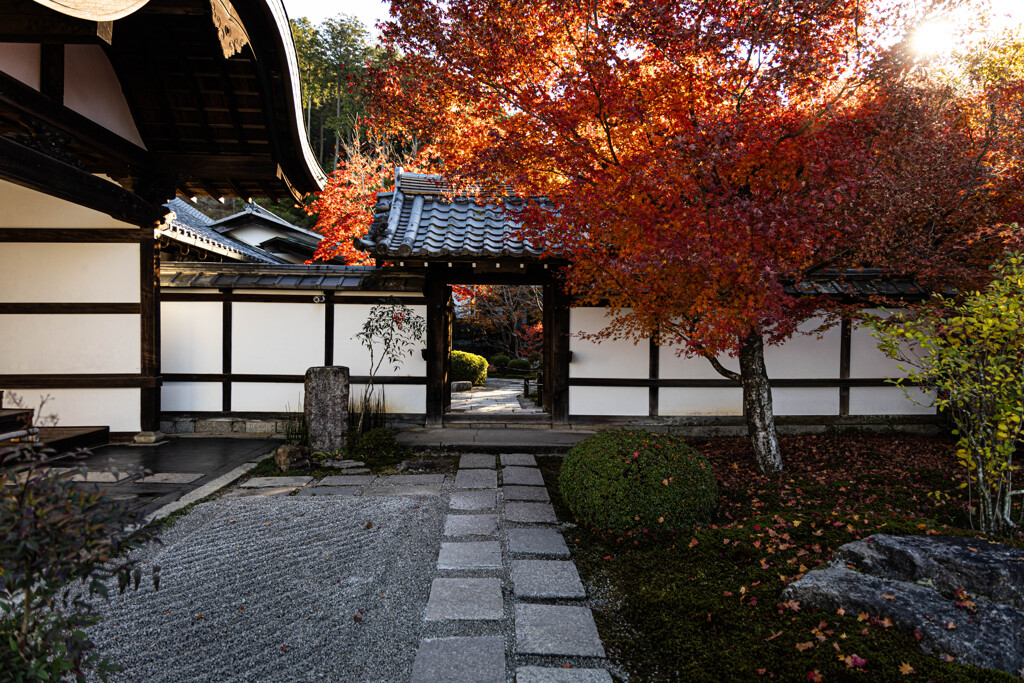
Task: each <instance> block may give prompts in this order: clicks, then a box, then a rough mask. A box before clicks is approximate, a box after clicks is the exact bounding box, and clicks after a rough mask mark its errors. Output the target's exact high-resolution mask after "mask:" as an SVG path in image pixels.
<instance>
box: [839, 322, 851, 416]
mask: <svg viewBox="0 0 1024 683" xmlns="http://www.w3.org/2000/svg"><path fill="white" fill-rule="evenodd" d="M852 337H853V330H852V326H851V324H850V318H849V316H845V315H844V316H843V319H842V322H841V323H840V326H839V379H842V380H847V379H850V343H851V342H852ZM839 414H840V415H849V414H850V387H849V385H848V384H845V383H844V385H843V386H841V387H839Z"/></svg>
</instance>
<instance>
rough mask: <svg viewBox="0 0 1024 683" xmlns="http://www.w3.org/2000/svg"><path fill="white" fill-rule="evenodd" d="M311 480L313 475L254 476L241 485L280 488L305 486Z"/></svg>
mask: <svg viewBox="0 0 1024 683" xmlns="http://www.w3.org/2000/svg"><path fill="white" fill-rule="evenodd" d="M328 478H330V477H328ZM311 481H313V477H253V478H252V479H250V480H249V481H246V482H242V484H240V486H241V487H242V488H245V489H260V488H280V487H282V486H291V487H293V488H295V487H299V486H305V485H306V484H308V483H309V482H311Z"/></svg>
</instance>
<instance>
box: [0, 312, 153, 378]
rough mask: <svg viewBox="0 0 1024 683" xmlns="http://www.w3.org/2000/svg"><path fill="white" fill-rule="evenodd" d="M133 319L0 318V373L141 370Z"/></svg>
mask: <svg viewBox="0 0 1024 683" xmlns="http://www.w3.org/2000/svg"><path fill="white" fill-rule="evenodd" d="M141 339H142V333H141V329H140V316H138V315H4V316H0V374H12V375H18V374H26V375H28V374H78V373H138V372H141V371H142V370H141V367H142V366H141V360H140V346H141V343H142V342H141Z"/></svg>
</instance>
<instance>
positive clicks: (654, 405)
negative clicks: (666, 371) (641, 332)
mask: <svg viewBox="0 0 1024 683" xmlns="http://www.w3.org/2000/svg"><path fill="white" fill-rule="evenodd" d="M647 355H648V357H647V377H648V378H649V379H653V380H657V379H659V378H660V376H661V347H660V346H658V339H657V336H656V335H654V336H651V338H650V340H649V343H648V346H647ZM659 391H660V390H659V389H658V387H657V386H653V385H652V386H651V387H649V388H648V389H647V415H648V416H649V417H657V416H658V408H659V406H658V399H659V396H658V393H659Z"/></svg>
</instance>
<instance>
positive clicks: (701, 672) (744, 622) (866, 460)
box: [540, 436, 1024, 681]
mask: <svg viewBox="0 0 1024 683" xmlns="http://www.w3.org/2000/svg"><path fill="white" fill-rule="evenodd" d="M692 445H693V446H694V447H696V448H697V449H698V450H700V451H701V452H702V453H704V454H705V455H706V456H707V457H708V459H709V460H710V461H711V462H712V464H713V466H714V467H715V471H716V475H717V478H718V483H719V489H720V492H721V497H720V502H719V509H718V513H717V519H716V520H715V523H713V524H710V525H707V526H704V527H701V528H697V529H694V530H692V531H690V532H684V533H675V534H664V533H661V534H658V533H650V534H640V536H639V537H635V536H629V537H625V536H619V537H616V536H613V535H605V534H601V533H595V532H592V531H590V530H588V529H586V528H585V527H583V526H578V527H576V528H575V529H571V530H567V531H566V533H565V536H566V541H567V542H568V543H569V545H570V549H571V550H572V553H573V558H574V559H575V560H576V564H577V566H578V568H579V570H580V574H581V576H582V577H583V579H584V582H585V583H586V584H587V586H588V589H589V590H590V592H591V594H592V595H593V597H594V598H595V602H596V603H597V604H596V605H595V609H594V616H595V619H596V620H597V625H598V629H599V630H600V632H601V636H602V638H603V639H604V643H605V647H606V649H607V650H608V653H609V657H610V658H611V659H612V661H613V662H614V663H615V665H616V667H617V668H618V669H619V670H620V671H621V672H623V673H625V674H628V675H629V677H630V680H639V681H743V680H768V679H775V680H784V681H804V680H812V681H814V680H821V681H854V680H857V681H893V680H906V681H915V680H919V681H928V680H934V681H1003V680H1005V681H1010V680H1015V679H1014V678H1012V677H1010V676H1008V675H1005V674H1000V673H998V672H994V671H987V670H983V669H977V668H973V667H968V666H963V665H961V664H958V663H946V662H943V661H940V660H939V659H938V658H937V657H935V656H932V655H926V654H924V653H922V652H921V650H920V648H919V647H918V644H917V642H916V639H915V638H914V637H913V636H912V635H906V634H902V633H899V632H897V631H896V629H895V628H891V627H889V625H888V624H885V623H882V622H880V621H879V620H877V619H875V618H870V617H868V616H867V615H862V616H858V615H852V614H847V615H845V616H841V615H839V614H836V613H823V612H813V611H809V610H803V609H801V608H800V606H799V604H783V603H782V602H781V597H780V596H781V592H782V589H783V588H784V587H785V585H786V584H787V583H789V582H791V581H794V580H796V579H797V578H799V577H800V576H802V575H803V573H805V572H807V571H809V570H812V569H814V568H816V567H818V566H820V565H821V564H823V563H826V562H827V561H829V560H830V559H831V555H832V553H833V551H834V550H835V549H836V548H838V547H839V546H841V545H843V544H844V543H847V542H849V541H852V540H855V539H858V538H864V537H867V536H870V535H871V534H874V533H891V534H950V535H960V534H963V535H974V534H972V532H971V531H970V528H969V520H968V518H967V516H966V513H965V505H966V503H965V501H964V500H963V499H962V498H961V497H960V489H959V488H958V485H959V483H960V482H961V481H962V480H963V471H962V468H960V467H959V466H958V465H957V464H956V462H955V459H954V457H953V453H952V450H953V449H952V448H951V446H950V445H949V444H948V443H947V442H945V441H942V440H933V439H924V438H915V437H905V436H895V437H894V436H876V437H861V436H858V437H849V436H834V437H791V438H784V439H783V440H782V446H783V453H784V459H785V462H786V468H787V469H786V471H785V472H784V473H783V475H782V476H778V477H761V476H759V475H758V474H757V472H756V469H755V467H754V460H753V455H752V453H751V452H750V450H749V445H748V442H747V441H746V440H745V439H715V440H710V441H693V442H692ZM540 462H541V467H542V470H543V472H544V476H545V480H546V482H547V484H548V488H549V490H550V491H551V493H552V502H553V503H554V504H555V507H556V510H557V512H558V515H559V519H561V520H563V521H573V518H572V515H571V513H570V512H569V511H568V510H567V508H566V507H565V505H564V504H563V501H562V499H561V497H560V496H559V494H558V472H559V469H560V467H561V462H562V461H561V459H559V458H542V459H541V460H540ZM936 490H941V491H945V492H948V493H950V495H951V496H952V497H953V498H952V500H951V501H950V502H947V503H944V504H942V505H937V504H936V503H935V500H934V498H932V497H930V496H929V495H928V494H929V493H930V492H932V491H936ZM1013 544H1014V545H1017V546H1018V547H1024V544H1022V543H1021V542H1019V541H1016V542H1013ZM854 656H856V657H854ZM861 662H863V663H862V664H861ZM904 664H906V665H909V667H910V668H911V669H912V670H913V672H914V673H907V674H904V673H901V670H900V667H901V665H904ZM904 670H906V669H904Z"/></svg>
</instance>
